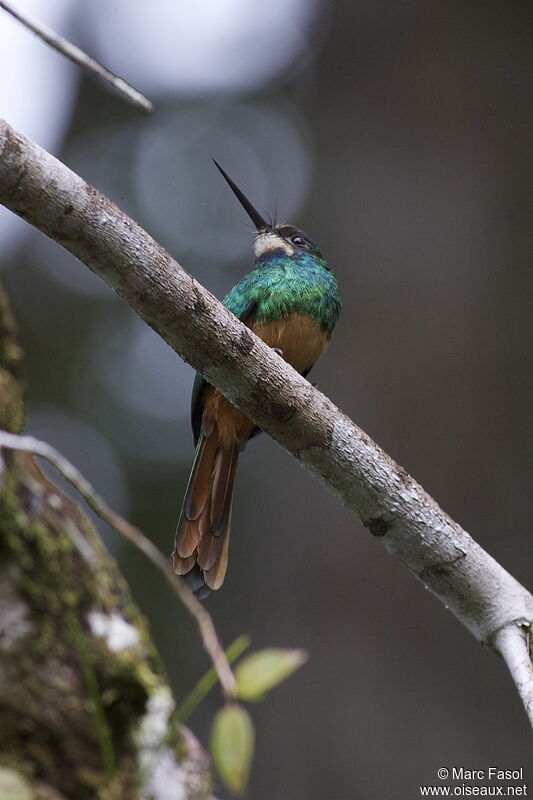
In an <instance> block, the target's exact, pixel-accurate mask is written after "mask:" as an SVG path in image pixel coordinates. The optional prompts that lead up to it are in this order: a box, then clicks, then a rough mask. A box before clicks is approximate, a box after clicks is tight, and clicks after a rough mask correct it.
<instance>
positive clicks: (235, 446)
mask: <svg viewBox="0 0 533 800" xmlns="http://www.w3.org/2000/svg"><path fill="white" fill-rule="evenodd" d="M215 165H216V167H217V168H218V169H219V170H220V172H221V173H222V175H223V177H224V178H225V180H226V181H227V183H228V184H229V186H230V187H231V189H232V191H233V192H234V194H235V195H236V196H237V199H238V200H239V202H240V203H241V205H242V206H243V207H244V209H245V211H246V212H247V214H248V216H249V217H250V219H251V220H252V222H253V223H254V225H255V228H256V230H257V234H256V238H255V247H254V251H255V265H254V268H253V270H252V271H251V272H249V273H248V274H247V275H245V276H244V278H243V279H242V280H241V281H240V282H239V283H238V284H237V285H236V286H234V287H233V289H232V290H231V291H230V292H229V294H227V295H226V297H225V298H224V300H223V301H222V302H223V304H224V305H225V306H226V308H227V309H229V311H231V312H232V313H233V314H235V316H236V317H238V318H239V319H240V320H241V321H242V322H243V323H244V324H245V325H247V326H248V327H249V328H250V329H251V330H252V331H253V332H254V333H255V334H257V336H259V337H260V338H261V339H263V341H264V342H266V344H268V345H270V347H272V348H274V349H275V350H276V351H277V352H278V353H279V354H280V355H281V356H283V358H284V359H285V360H286V361H288V362H289V364H291V365H292V366H293V367H294V368H295V369H296V370H297V371H298V372H300V373H301V374H302V375H304V376H306V375H307V373H308V372H309V370H310V369H311V367H312V366H313V364H314V363H315V361H316V360H317V358H318V357H319V356H320V355H321V353H322V352H323V351H324V350H325V348H326V347H327V345H328V343H329V340H330V338H331V333H332V331H333V328H334V326H335V323H336V321H337V318H338V316H339V312H340V308H341V301H340V297H339V289H338V285H337V281H336V279H335V277H334V275H333V273H332V272H331V271H330V269H329V267H328V266H327V264H326V261H325V259H324V256H323V255H322V252H321V250H320V249H319V247H318V246H317V245H316V244H315V243H314V242H313V241H312V240H311V239H310V238H309V237H308V236H307V234H305V233H304V232H303V231H301V230H299V229H298V228H294V227H293V226H292V225H285V224H283V225H271V224H269V223H267V222H265V220H264V219H263V218H262V217H261V216H260V214H259V213H258V212H257V211H256V209H255V208H254V207H253V206H252V204H251V203H250V201H249V200H248V199H247V198H246V197H245V195H244V194H243V193H242V192H241V190H240V189H239V188H238V187H237V186H236V185H235V183H233V181H232V180H231V178H229V177H228V175H226V173H225V172H224V170H223V169H222V167H220V166H219V165H218V164H217V162H216V161H215ZM191 417H192V429H193V434H194V443H195V445H196V453H195V456H194V463H193V466H192V471H191V475H190V478H189V483H188V486H187V490H186V493H185V499H184V501H183V508H182V511H181V516H180V519H179V522H178V526H177V530H176V538H175V542H174V552H173V553H172V565H173V568H174V572H176V573H177V574H178V575H184V576H185V580H186V581H187V583H188V584H189V586H190V588H191V589H192V590H193V591H194V592H195V593H196V594H197V595H198V596H199V597H200V598H203V597H205V596H206V595H207V594H209V589H218V588H220V586H221V585H222V582H223V580H224V576H225V574H226V568H227V564H228V545H229V536H230V525H231V505H232V495H233V484H234V480H235V468H236V466H237V460H238V457H239V452H240V451H241V450H242V449H243V447H244V445H245V444H246V442H247V441H248V439H249V438H250V437H251V436H253V435H255V434H256V433H258V432H259V429H258V428H257V427H256V426H255V425H254V423H253V422H252V421H251V420H250V419H248V417H246V415H245V414H243V413H242V411H239V409H238V408H236V407H235V406H233V405H232V404H231V403H230V402H229V400H226V398H225V397H224V396H223V395H222V394H220V392H219V391H218V389H215V388H214V387H213V386H211V385H210V384H208V383H207V381H205V380H204V378H203V377H202V376H201V375H199V374H197V375H196V379H195V381H194V387H193V392H192V402H191Z"/></svg>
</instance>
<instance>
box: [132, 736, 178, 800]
mask: <svg viewBox="0 0 533 800" xmlns="http://www.w3.org/2000/svg"><path fill="white" fill-rule="evenodd" d="M186 786H187V775H186V773H185V770H184V769H183V768H182V767H180V765H179V764H178V762H177V761H176V756H175V755H174V753H173V752H172V750H171V749H170V748H169V747H166V748H165V749H164V750H162V751H160V752H159V753H158V754H157V759H156V761H155V762H154V763H153V764H152V765H151V768H150V771H148V770H147V771H146V773H145V776H144V781H143V783H142V788H141V792H140V798H141V800H185V797H186Z"/></svg>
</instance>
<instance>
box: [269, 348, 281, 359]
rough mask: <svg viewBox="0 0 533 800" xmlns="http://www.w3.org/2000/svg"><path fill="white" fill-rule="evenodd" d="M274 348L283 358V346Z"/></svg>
mask: <svg viewBox="0 0 533 800" xmlns="http://www.w3.org/2000/svg"><path fill="white" fill-rule="evenodd" d="M272 350H273V351H274V352H275V353H277V354H278V356H281V357H282V358H283V350H282V349H281V347H273V348H272Z"/></svg>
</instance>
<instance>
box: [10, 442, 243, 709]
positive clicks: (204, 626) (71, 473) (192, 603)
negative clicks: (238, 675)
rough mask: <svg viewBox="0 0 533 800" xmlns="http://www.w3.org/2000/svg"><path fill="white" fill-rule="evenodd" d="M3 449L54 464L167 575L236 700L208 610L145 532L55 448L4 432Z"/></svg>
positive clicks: (228, 693) (226, 690)
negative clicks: (129, 520) (109, 504)
mask: <svg viewBox="0 0 533 800" xmlns="http://www.w3.org/2000/svg"><path fill="white" fill-rule="evenodd" d="M3 447H4V448H6V449H9V450H20V451H24V452H27V453H33V454H34V455H36V456H40V457H41V458H44V459H45V460H46V461H48V462H49V463H50V464H52V466H53V467H55V468H56V469H57V471H58V472H59V473H60V474H61V475H62V476H63V477H64V478H65V480H67V481H68V482H69V483H70V484H72V486H74V488H75V489H76V490H77V491H78V492H79V493H80V494H81V496H82V497H83V499H84V500H85V502H86V503H87V504H88V505H89V507H90V508H92V510H93V511H94V512H95V513H96V514H98V516H99V517H101V518H102V519H103V520H104V521H105V522H107V524H108V525H110V526H111V527H112V528H114V529H115V530H116V531H117V532H118V533H119V534H120V535H121V536H123V537H124V538H125V539H128V540H129V541H130V542H132V544H134V545H135V547H137V549H139V550H140V551H141V552H142V553H144V555H145V556H146V557H147V558H148V559H149V560H150V561H151V562H152V564H154V566H156V567H157V569H158V570H159V571H160V572H162V573H163V575H164V576H165V579H166V581H167V583H168V584H169V586H170V587H171V589H172V591H173V592H174V593H175V594H177V596H178V597H179V599H180V600H181V602H182V603H183V605H184V606H185V608H186V609H187V611H188V612H189V613H190V614H191V616H192V617H193V618H194V619H195V621H196V623H197V625H198V629H199V631H200V636H201V639H202V642H203V645H204V648H205V650H206V651H207V654H208V655H209V658H210V659H211V661H212V663H213V666H214V668H215V670H216V672H217V675H218V679H219V681H220V683H221V685H222V689H223V691H224V694H225V696H226V697H235V695H236V693H237V682H236V680H235V676H234V674H233V672H232V670H231V667H230V665H229V663H228V660H227V658H226V655H225V653H224V649H223V648H222V645H221V644H220V642H219V640H218V636H217V633H216V630H215V626H214V624H213V620H212V619H211V616H210V614H209V613H208V612H207V611H206V610H205V608H204V607H203V605H202V604H201V603H200V601H199V600H197V599H196V597H195V596H194V595H193V593H192V592H191V591H190V590H189V588H188V587H187V586H186V584H185V583H184V582H183V580H182V579H181V578H178V577H177V576H176V575H174V573H173V572H172V570H171V569H170V564H169V563H168V561H167V559H166V558H165V557H164V556H163V555H162V553H161V552H160V551H159V550H158V549H157V547H155V545H153V544H152V542H151V541H150V540H149V539H147V538H146V536H145V535H144V534H143V533H142V531H140V530H139V529H138V528H136V527H135V526H134V525H132V524H131V523H129V522H128V521H127V520H125V519H123V517H121V516H120V515H119V514H117V513H115V511H113V510H112V509H111V508H109V506H108V505H107V503H106V502H105V500H103V499H102V498H101V497H100V496H99V495H98V494H97V493H96V492H95V490H94V489H93V487H92V486H91V484H90V483H89V482H88V481H87V480H86V479H85V478H84V477H83V475H82V474H81V472H79V470H77V469H76V467H74V466H73V465H72V464H71V463H70V461H68V460H67V459H66V458H64V456H62V455H61V453H59V452H58V451H57V450H56V449H55V448H54V447H52V446H51V445H49V444H46V442H41V441H40V440H39V439H35V438H34V437H33V436H17V435H16V434H13V433H7V432H5V431H0V449H1V448H3Z"/></svg>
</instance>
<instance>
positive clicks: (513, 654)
mask: <svg viewBox="0 0 533 800" xmlns="http://www.w3.org/2000/svg"><path fill="white" fill-rule="evenodd" d="M530 636H531V630H530V626H529V624H527V623H524V624H520V623H519V622H517V623H514V624H512V625H506V626H505V627H504V628H501V629H500V630H499V631H497V632H496V634H495V635H494V637H493V646H494V649H495V650H497V651H498V652H499V653H500V655H501V656H502V658H503V660H504V661H505V663H506V664H507V667H508V669H509V672H510V673H511V676H512V678H513V681H514V682H515V685H516V688H517V689H518V694H519V695H520V697H521V699H522V702H523V704H524V708H525V710H526V713H527V716H528V719H529V722H530V723H531V726H532V727H533V666H532V664H531V657H530V653H529V640H530Z"/></svg>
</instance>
